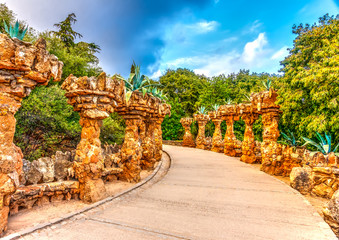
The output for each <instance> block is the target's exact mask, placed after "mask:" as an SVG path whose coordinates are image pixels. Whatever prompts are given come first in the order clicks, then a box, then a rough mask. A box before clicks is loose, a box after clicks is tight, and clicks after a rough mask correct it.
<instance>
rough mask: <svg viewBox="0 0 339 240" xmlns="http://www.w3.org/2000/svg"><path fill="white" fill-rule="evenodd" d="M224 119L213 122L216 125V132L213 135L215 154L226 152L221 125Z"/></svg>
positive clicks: (213, 120)
mask: <svg viewBox="0 0 339 240" xmlns="http://www.w3.org/2000/svg"><path fill="white" fill-rule="evenodd" d="M222 121H223V120H222V119H212V122H213V123H214V126H215V130H214V133H213V138H212V149H211V150H212V151H213V152H219V153H222V152H224V140H223V139H222V135H221V127H220V125H221V123H222Z"/></svg>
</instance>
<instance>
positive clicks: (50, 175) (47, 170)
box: [32, 157, 54, 183]
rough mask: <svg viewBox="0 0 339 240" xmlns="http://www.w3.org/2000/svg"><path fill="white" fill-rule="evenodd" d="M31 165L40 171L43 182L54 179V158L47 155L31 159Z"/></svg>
mask: <svg viewBox="0 0 339 240" xmlns="http://www.w3.org/2000/svg"><path fill="white" fill-rule="evenodd" d="M32 165H34V166H36V168H37V169H38V170H39V171H40V172H41V173H42V180H43V182H46V183H47V182H53V181H54V160H53V159H52V158H49V157H43V158H39V159H38V160H37V161H33V163H32Z"/></svg>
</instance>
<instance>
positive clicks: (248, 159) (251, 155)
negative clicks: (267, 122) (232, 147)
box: [240, 112, 259, 163]
mask: <svg viewBox="0 0 339 240" xmlns="http://www.w3.org/2000/svg"><path fill="white" fill-rule="evenodd" d="M258 117H259V114H257V113H251V112H247V113H243V114H242V115H241V118H242V119H243V120H244V122H245V125H246V128H245V134H244V141H243V142H242V147H241V150H242V155H241V157H240V161H243V162H245V163H254V162H255V161H256V155H255V140H254V133H253V123H254V122H255V121H256V120H257V119H258Z"/></svg>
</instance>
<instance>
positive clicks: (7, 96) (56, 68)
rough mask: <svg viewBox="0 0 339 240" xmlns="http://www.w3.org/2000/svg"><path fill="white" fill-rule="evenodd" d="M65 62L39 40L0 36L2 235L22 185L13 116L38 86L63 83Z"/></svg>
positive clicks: (0, 188) (0, 225)
mask: <svg viewBox="0 0 339 240" xmlns="http://www.w3.org/2000/svg"><path fill="white" fill-rule="evenodd" d="M62 66H63V64H62V62H59V61H58V59H57V57H55V56H54V55H50V54H49V53H48V51H47V50H46V42H45V40H43V39H39V40H37V41H36V43H35V44H34V45H33V44H31V43H26V42H23V41H20V40H18V39H16V38H13V39H11V38H9V37H8V36H7V35H5V34H0V234H1V233H2V232H3V231H5V230H6V228H7V219H8V210H9V209H8V205H9V201H10V197H11V194H13V193H14V192H15V190H16V188H17V187H18V186H19V184H20V177H21V175H22V158H23V155H22V152H21V150H20V148H18V147H16V146H15V145H14V143H13V138H14V133H15V124H16V120H15V118H14V114H15V113H16V112H17V111H18V109H19V108H20V107H21V101H22V99H23V98H24V97H26V96H28V95H29V94H30V92H31V91H32V89H34V88H35V87H36V86H37V85H46V84H48V81H49V79H51V78H54V80H55V81H58V80H60V78H61V74H62Z"/></svg>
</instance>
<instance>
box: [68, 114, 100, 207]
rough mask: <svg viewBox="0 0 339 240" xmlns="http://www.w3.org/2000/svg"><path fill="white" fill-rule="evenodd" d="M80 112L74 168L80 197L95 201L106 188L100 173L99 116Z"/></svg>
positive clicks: (86, 200)
mask: <svg viewBox="0 0 339 240" xmlns="http://www.w3.org/2000/svg"><path fill="white" fill-rule="evenodd" d="M93 117H96V116H92V118H89V117H88V116H86V115H85V116H84V115H83V114H80V125H81V127H82V130H81V140H80V143H79V144H78V146H77V150H76V153H75V158H74V159H75V162H74V170H75V173H76V177H77V178H78V180H79V183H80V199H81V200H83V201H84V202H96V201H99V200H101V199H102V198H104V197H105V193H106V189H105V185H104V182H103V180H102V179H101V175H102V172H103V169H104V160H103V157H102V154H101V142H100V139H99V137H100V127H101V126H102V120H101V118H93Z"/></svg>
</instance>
